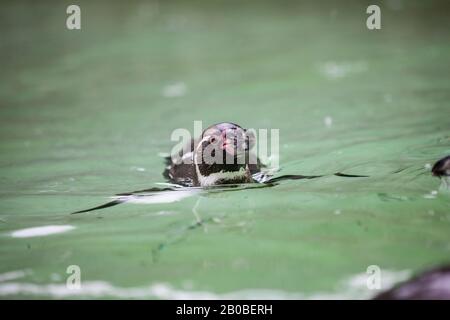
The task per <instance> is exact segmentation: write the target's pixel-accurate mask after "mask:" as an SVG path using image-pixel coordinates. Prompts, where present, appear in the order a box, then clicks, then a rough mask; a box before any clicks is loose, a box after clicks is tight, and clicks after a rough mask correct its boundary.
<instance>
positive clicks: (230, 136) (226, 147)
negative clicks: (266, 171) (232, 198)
mask: <svg viewBox="0 0 450 320" xmlns="http://www.w3.org/2000/svg"><path fill="white" fill-rule="evenodd" d="M254 141H255V138H254V135H253V134H252V133H251V132H250V131H247V129H244V128H242V127H240V126H238V125H237V124H234V123H231V122H223V123H218V124H215V125H212V126H210V127H208V128H206V129H205V130H204V131H203V132H202V135H201V136H200V137H199V138H197V139H196V140H191V141H189V142H188V144H187V145H186V146H184V148H183V149H182V150H180V151H179V152H178V153H176V154H173V155H171V156H170V157H167V158H166V169H165V171H164V173H163V176H164V177H165V178H166V179H168V180H169V181H170V182H171V183H175V184H178V185H182V186H186V187H208V186H214V185H222V184H236V183H250V182H254V181H253V179H252V175H254V174H256V173H258V172H260V169H261V165H260V161H259V159H257V157H256V156H255V155H254V154H253V153H252V151H251V149H252V147H253V145H254Z"/></svg>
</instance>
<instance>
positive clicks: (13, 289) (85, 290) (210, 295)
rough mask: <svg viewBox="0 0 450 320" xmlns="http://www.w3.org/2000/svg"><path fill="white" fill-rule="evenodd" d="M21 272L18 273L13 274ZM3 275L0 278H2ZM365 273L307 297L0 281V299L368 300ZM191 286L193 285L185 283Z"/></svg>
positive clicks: (403, 274)
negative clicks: (25, 297)
mask: <svg viewBox="0 0 450 320" xmlns="http://www.w3.org/2000/svg"><path fill="white" fill-rule="evenodd" d="M16 272H20V271H16ZM1 276H2V275H0V277H1ZM366 276H367V274H357V275H354V276H352V277H350V278H348V279H345V280H344V281H342V283H340V284H339V286H338V288H337V289H336V291H335V292H320V293H315V294H312V295H307V294H304V293H300V292H286V291H282V290H273V289H245V290H239V291H235V292H227V293H214V292H209V291H196V290H192V289H176V288H174V287H173V286H171V285H170V284H167V283H156V284H153V285H150V286H142V287H129V288H125V287H117V286H113V285H112V284H110V283H108V282H105V281H89V282H86V283H83V285H82V287H81V288H80V289H68V288H67V287H66V285H65V284H46V285H37V284H33V283H17V282H5V283H1V282H0V296H11V295H27V296H36V295H37V296H43V297H47V298H57V299H63V298H73V297H81V298H97V299H98V298H102V297H110V298H116V299H165V300H219V299H221V300H223V299H224V300H249V299H253V300H254V299H256V300H295V299H297V300H298V299H308V300H337V299H355V300H358V299H369V298H371V297H373V296H374V295H376V294H377V293H379V292H380V291H379V290H368V289H367V287H366V281H367V278H366ZM409 276H410V272H409V271H408V270H404V271H390V270H385V272H384V281H383V287H382V288H383V290H387V289H389V288H391V287H392V286H393V285H394V284H396V283H398V282H401V281H404V280H406V279H407V278H409ZM185 286H192V284H185Z"/></svg>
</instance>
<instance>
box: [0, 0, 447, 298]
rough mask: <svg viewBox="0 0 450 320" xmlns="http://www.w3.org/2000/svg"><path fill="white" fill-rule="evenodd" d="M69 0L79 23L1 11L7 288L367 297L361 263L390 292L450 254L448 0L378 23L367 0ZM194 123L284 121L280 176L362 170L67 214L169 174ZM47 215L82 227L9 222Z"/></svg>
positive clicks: (397, 10)
mask: <svg viewBox="0 0 450 320" xmlns="http://www.w3.org/2000/svg"><path fill="white" fill-rule="evenodd" d="M77 3H78V4H79V5H80V7H81V11H82V29H81V30H80V31H69V30H67V29H66V28H65V19H66V13H65V11H66V5H67V4H64V3H59V2H55V3H52V2H42V1H40V2H39V4H37V3H32V2H30V3H27V4H25V3H23V2H21V3H16V2H13V1H10V2H5V3H3V4H2V7H1V9H0V34H1V38H0V61H1V73H0V79H1V84H0V179H1V184H0V298H2V299H10V298H18V297H22V298H179V297H187V298H190V297H194V298H195V297H231V298H234V297H246V298H254V297H261V296H264V294H266V296H267V297H272V298H286V297H288V298H289V297H290V298H299V297H301V298H303V297H304V298H314V297H324V296H329V295H331V296H337V297H344V298H361V297H368V296H371V295H373V294H374V293H376V292H375V291H372V290H368V289H367V288H362V289H361V288H359V289H358V290H359V291H358V292H359V294H358V295H357V296H355V295H352V292H353V291H351V283H352V282H351V279H355V276H357V275H360V276H361V275H363V276H364V274H365V272H366V269H367V267H368V266H369V265H378V266H379V267H380V268H381V270H382V272H385V273H382V275H384V278H383V279H385V280H383V281H385V282H383V283H384V285H385V287H387V286H388V282H389V281H390V283H392V282H395V281H398V280H399V277H398V275H399V274H403V275H404V274H408V273H414V272H417V271H419V270H422V269H424V268H427V267H431V266H434V265H439V264H441V263H445V262H449V261H450V197H449V195H448V194H446V192H445V191H442V190H441V191H439V192H437V193H436V192H434V191H437V190H438V189H439V184H440V182H439V180H438V179H437V178H434V177H432V176H431V175H430V172H429V170H430V169H429V165H430V164H433V163H434V161H436V160H437V159H439V158H440V157H442V156H444V155H446V154H450V131H449V129H450V105H449V101H450V77H449V74H450V61H449V57H450V42H449V36H450V19H448V13H449V6H448V4H447V3H444V1H442V2H436V1H434V2H428V1H427V2H426V3H425V1H408V2H407V1H403V2H401V1H391V2H386V4H383V5H382V6H381V7H382V29H381V30H377V31H370V30H368V29H367V28H366V26H365V20H366V17H367V14H366V13H365V9H366V8H367V5H368V4H370V3H369V2H365V1H354V2H349V1H347V2H343V3H341V4H340V5H338V4H336V3H335V2H321V3H320V5H319V4H317V3H316V4H315V2H313V1H309V2H294V1H292V2H285V1H281V2H280V1H278V2H276V3H275V2H273V3H270V2H261V1H258V2H257V3H256V2H247V3H244V2H242V1H203V2H199V1H194V2H189V3H188V2H181V1H180V2H171V3H165V2H160V3H157V2H144V1H142V2H140V1H139V2H132V3H128V2H127V3H126V2H123V3H122V2H119V1H116V2H106V1H98V2H97V1H96V2H95V3H93V2H92V1H77ZM389 3H391V5H389ZM174 92H175V93H174ZM327 119H328V120H327ZM194 120H202V121H203V123H204V126H207V125H209V124H212V123H215V122H222V121H233V122H236V123H239V124H240V125H242V126H244V127H252V128H267V129H272V128H274V129H279V130H280V165H281V173H283V174H290V173H291V174H332V173H334V172H338V171H341V172H345V173H348V174H365V175H369V176H370V177H368V178H343V177H336V176H332V175H331V176H330V175H329V176H326V177H323V178H320V179H315V180H304V181H290V182H283V183H281V184H280V185H278V186H276V187H273V188H262V189H250V190H241V191H236V192H223V193H214V194H203V195H193V196H191V197H187V198H185V199H182V200H180V201H178V202H174V203H159V204H146V205H144V204H123V205H119V206H116V207H112V208H108V209H104V210H100V211H96V212H92V213H86V214H80V215H69V213H70V212H73V211H76V210H82V209H86V208H89V207H92V206H95V205H99V204H102V203H104V202H106V201H108V197H109V196H111V195H113V194H115V193H120V192H127V191H132V190H137V189H144V188H149V187H153V186H155V183H158V182H164V180H163V178H162V175H161V173H162V171H163V169H164V164H163V161H162V158H161V157H160V156H159V155H158V154H159V153H166V152H169V151H170V149H171V148H172V147H173V145H174V142H172V141H170V134H171V132H172V131H173V130H174V129H176V128H187V129H189V130H193V121H194ZM330 120H331V121H330ZM326 122H328V125H326ZM194 212H196V214H197V215H198V216H200V217H201V218H202V219H203V220H204V221H205V223H204V224H203V226H199V227H192V228H189V226H193V225H194V226H195V221H196V216H195V214H194ZM49 225H62V226H67V225H69V226H73V227H74V229H72V230H70V231H67V232H65V233H59V234H51V235H47V236H40V237H26V238H18V237H14V236H12V233H13V232H14V231H17V230H21V229H26V228H31V227H38V226H49ZM70 265H78V266H79V267H80V269H81V285H82V289H81V290H79V291H73V290H72V291H70V290H67V289H65V288H66V287H65V283H66V279H67V277H68V276H69V275H68V274H67V273H66V269H67V267H68V266H70ZM402 272H403V273H402ZM389 277H391V278H394V280H392V279H391V280H389V279H388V278H389ZM349 279H350V280H349ZM363 279H364V278H363ZM388 280H389V281H388ZM354 281H356V280H354ZM354 281H353V282H354ZM364 281H365V280H364ZM349 287H350V289H349ZM349 290H350V291H349ZM264 297H265V296H264Z"/></svg>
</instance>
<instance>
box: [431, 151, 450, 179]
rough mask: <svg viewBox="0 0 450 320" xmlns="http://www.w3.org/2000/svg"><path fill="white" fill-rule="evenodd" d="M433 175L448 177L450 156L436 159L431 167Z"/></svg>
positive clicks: (449, 173)
mask: <svg viewBox="0 0 450 320" xmlns="http://www.w3.org/2000/svg"><path fill="white" fill-rule="evenodd" d="M431 172H432V173H433V176H436V177H439V178H440V177H445V176H446V177H449V176H450V156H446V157H444V158H442V159H441V160H439V161H437V162H436V163H435V164H434V166H433V168H432V169H431Z"/></svg>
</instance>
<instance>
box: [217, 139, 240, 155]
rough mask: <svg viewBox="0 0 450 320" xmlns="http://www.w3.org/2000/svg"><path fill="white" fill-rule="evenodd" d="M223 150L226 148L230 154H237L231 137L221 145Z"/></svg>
mask: <svg viewBox="0 0 450 320" xmlns="http://www.w3.org/2000/svg"><path fill="white" fill-rule="evenodd" d="M220 149H221V150H225V151H226V152H227V153H228V154H230V155H232V156H234V155H235V154H236V148H235V147H234V142H233V141H230V139H226V140H225V141H224V142H223V143H222V145H221V146H220Z"/></svg>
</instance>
